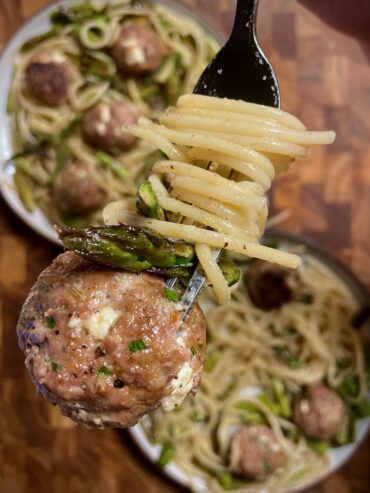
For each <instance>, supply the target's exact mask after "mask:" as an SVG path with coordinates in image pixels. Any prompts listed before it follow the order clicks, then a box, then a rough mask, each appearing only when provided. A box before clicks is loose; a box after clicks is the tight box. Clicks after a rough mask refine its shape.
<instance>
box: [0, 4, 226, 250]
mask: <svg viewBox="0 0 370 493" xmlns="http://www.w3.org/2000/svg"><path fill="white" fill-rule="evenodd" d="M99 1H100V2H101V3H106V2H105V1H104V0H99ZM74 3H78V0H64V1H60V2H56V3H53V4H52V5H50V6H48V7H46V8H44V9H42V10H41V11H39V12H38V13H37V14H36V15H34V16H33V17H31V18H30V19H29V20H28V21H27V22H26V23H25V24H24V25H23V26H22V27H21V28H20V29H19V30H18V31H17V32H16V33H15V34H14V36H13V37H12V38H11V39H10V41H9V43H8V44H7V46H6V48H5V50H4V52H3V54H2V56H1V58H0V74H1V78H0V190H1V193H2V195H3V197H4V200H5V202H7V204H8V205H9V207H10V208H11V209H13V211H14V212H15V213H16V214H17V215H18V216H19V217H20V218H21V219H22V220H23V221H24V222H25V223H26V224H27V225H28V226H29V227H30V228H32V229H33V230H35V231H36V232H37V233H39V234H40V235H41V236H43V237H44V238H46V239H48V240H50V241H52V242H54V243H57V244H60V241H59V239H58V236H57V234H56V232H55V230H54V228H53V225H52V224H51V223H50V221H49V219H48V218H47V217H46V216H45V214H44V213H43V212H42V211H41V210H40V209H39V208H37V209H36V210H35V211H34V212H32V213H31V212H28V211H27V209H26V208H25V207H24V205H23V203H22V201H21V200H20V198H19V196H18V193H17V191H16V189H15V187H14V182H13V175H14V166H13V165H12V164H10V165H5V163H6V162H7V160H8V159H9V158H10V157H11V156H12V155H13V154H14V148H13V144H12V136H11V118H10V116H9V115H8V114H7V111H6V106H7V98H8V93H9V88H10V85H11V81H12V73H13V66H14V60H15V58H16V55H17V52H18V49H19V47H20V46H21V45H22V44H23V43H24V42H25V41H27V40H28V39H30V38H32V37H33V36H37V35H38V34H41V33H43V32H46V31H48V30H49V29H50V27H51V23H50V20H49V16H50V13H51V12H53V11H54V10H56V9H57V8H58V7H60V6H62V5H65V6H68V5H73V4H74ZM157 3H159V4H161V5H163V6H164V7H166V8H168V9H169V10H172V12H173V13H175V14H176V15H178V16H179V17H188V18H189V17H190V18H192V19H194V20H196V21H197V22H198V23H199V24H200V25H201V26H202V27H203V29H204V30H205V32H206V33H207V34H208V35H210V36H212V37H213V38H214V39H216V40H217V41H219V43H220V44H222V43H223V42H224V39H223V36H221V35H220V33H219V32H217V31H216V30H215V29H214V28H213V27H212V26H211V25H210V24H208V23H207V22H206V21H205V20H204V19H203V18H202V17H200V16H199V15H198V14H196V13H195V12H193V11H192V10H190V9H188V8H186V7H184V6H182V5H178V4H177V3H176V2H175V1H171V0H157Z"/></svg>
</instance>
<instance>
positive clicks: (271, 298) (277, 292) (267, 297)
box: [247, 260, 299, 310]
mask: <svg viewBox="0 0 370 493" xmlns="http://www.w3.org/2000/svg"><path fill="white" fill-rule="evenodd" d="M298 287H299V276H298V273H297V271H295V270H292V269H287V268H285V267H281V266H280V265H276V264H272V263H270V262H266V261H265V260H253V261H252V262H251V263H250V268H249V270H248V274H247V288H248V292H249V295H250V297H251V300H252V301H253V303H254V304H255V305H256V306H257V307H258V308H262V310H273V309H274V308H279V307H281V306H282V305H283V304H284V303H286V302H287V301H290V300H291V299H292V298H293V295H294V292H295V291H296V290H297V289H298Z"/></svg>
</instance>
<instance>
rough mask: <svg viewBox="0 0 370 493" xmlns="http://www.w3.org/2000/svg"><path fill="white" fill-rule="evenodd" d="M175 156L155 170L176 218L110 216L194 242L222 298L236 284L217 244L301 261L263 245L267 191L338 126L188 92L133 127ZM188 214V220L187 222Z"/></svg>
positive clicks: (108, 216)
mask: <svg viewBox="0 0 370 493" xmlns="http://www.w3.org/2000/svg"><path fill="white" fill-rule="evenodd" d="M130 131H131V132H132V134H133V135H135V136H136V137H139V138H141V139H143V140H145V141H147V142H149V143H150V144H152V145H154V146H156V147H157V148H158V149H160V150H161V151H162V152H163V153H164V154H165V155H166V156H167V158H168V160H166V161H159V162H157V163H156V164H155V165H154V166H153V170H152V171H153V174H152V175H151V176H150V177H149V181H150V183H151V185H152V188H153V190H154V192H155V194H156V195H157V198H158V201H159V204H160V205H161V206H162V208H163V209H164V210H165V211H167V213H168V221H160V220H157V219H144V218H141V217H138V216H135V215H133V214H130V213H127V212H126V211H125V210H124V208H122V210H121V211H120V212H119V213H118V214H117V210H118V211H119V208H117V205H116V204H113V205H112V206H108V207H107V208H106V211H105V222H106V223H107V224H115V223H119V222H124V223H128V224H134V225H139V226H145V227H149V228H152V229H154V230H155V231H157V232H158V233H161V234H163V235H165V236H170V237H173V238H178V239H183V240H187V241H193V242H194V243H195V244H196V252H197V255H198V259H199V260H200V263H201V265H202V268H203V270H204V271H205V272H206V275H207V277H208V280H209V282H210V283H211V284H212V285H213V287H214V290H215V292H216V295H217V298H218V300H219V301H220V303H224V302H225V301H227V300H228V299H229V298H230V290H229V289H228V288H227V285H226V282H225V280H224V279H223V276H222V275H221V273H220V270H219V269H218V267H217V264H216V262H215V261H214V260H213V256H212V248H225V249H226V250H231V251H233V252H236V253H239V254H243V255H248V256H250V257H257V258H260V259H264V260H269V261H271V262H276V263H279V264H281V265H284V266H286V267H291V268H295V267H297V266H298V265H299V263H300V260H299V258H298V257H297V256H294V255H292V254H289V253H285V252H279V251H277V250H274V249H271V248H267V247H264V246H262V245H260V244H259V241H258V240H259V238H260V236H261V235H262V233H263V231H264V228H265V224H266V219H267V214H268V211H267V199H266V197H265V193H266V192H267V191H268V189H269V188H270V186H271V183H272V180H273V179H274V177H275V174H276V172H280V171H281V170H283V169H286V167H287V166H288V165H289V163H290V162H291V161H292V160H293V159H295V158H298V157H304V156H305V155H306V154H307V151H308V147H309V146H310V145H313V144H330V143H331V142H333V140H334V138H335V134H334V132H310V131H307V130H306V129H305V127H304V126H303V124H302V123H301V122H300V121H299V120H297V119H296V118H295V117H293V116H292V115H289V114H287V113H285V112H283V111H280V110H278V109H275V108H269V107H264V106H260V105H256V104H251V103H246V102H243V101H234V100H229V99H218V98H212V97H208V96H199V95H187V96H182V97H181V98H180V99H179V101H178V104H177V106H176V107H175V108H170V109H168V110H167V111H166V112H165V113H164V115H163V116H161V117H160V118H159V124H156V123H153V122H151V121H150V120H148V119H146V118H141V119H140V120H139V122H138V125H136V126H133V127H132V128H131V130H130ZM182 218H185V221H184V222H180V220H182Z"/></svg>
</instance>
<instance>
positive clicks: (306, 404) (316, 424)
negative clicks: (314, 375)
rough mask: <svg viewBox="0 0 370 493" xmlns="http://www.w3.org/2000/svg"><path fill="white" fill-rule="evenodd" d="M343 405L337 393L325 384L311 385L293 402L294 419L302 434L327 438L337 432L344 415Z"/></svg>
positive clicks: (321, 438) (320, 438) (322, 438)
mask: <svg viewBox="0 0 370 493" xmlns="http://www.w3.org/2000/svg"><path fill="white" fill-rule="evenodd" d="M345 413H346V410H345V407H344V403H343V401H342V399H341V398H340V397H339V395H338V394H337V393H336V392H335V391H334V390H332V389H330V388H329V387H326V386H325V385H312V386H310V387H309V388H308V391H307V396H306V397H301V398H299V399H297V401H296V402H295V404H294V421H295V423H296V425H297V426H298V428H299V429H300V430H301V432H302V433H303V435H305V436H307V437H310V438H316V439H318V440H329V439H331V438H334V437H335V435H336V434H337V433H338V432H339V430H340V428H341V425H342V424H343V419H344V417H345Z"/></svg>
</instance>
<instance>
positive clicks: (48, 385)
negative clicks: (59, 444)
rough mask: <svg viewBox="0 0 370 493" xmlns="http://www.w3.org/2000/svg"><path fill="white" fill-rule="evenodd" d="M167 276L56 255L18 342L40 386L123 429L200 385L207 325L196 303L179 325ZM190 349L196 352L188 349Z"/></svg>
mask: <svg viewBox="0 0 370 493" xmlns="http://www.w3.org/2000/svg"><path fill="white" fill-rule="evenodd" d="M164 289H165V283H164V280H163V279H162V278H160V277H158V276H154V275H150V274H146V273H143V274H131V273H128V272H124V271H122V270H115V269H111V268H107V267H105V266H97V265H94V264H91V263H90V262H88V261H86V260H83V259H82V258H81V257H80V256H79V255H77V254H75V253H73V252H67V253H64V254H62V255H60V256H59V257H57V258H56V259H55V260H54V262H53V263H52V264H51V266H49V267H48V268H47V269H46V270H45V271H44V272H43V273H42V274H41V275H40V277H39V278H38V280H37V282H36V284H35V285H34V287H33V288H32V290H31V292H30V294H29V296H28V298H27V300H26V302H25V304H24V306H23V308H22V312H21V315H20V319H19V322H18V326H17V332H18V337H19V345H20V347H21V349H22V350H23V351H24V352H25V355H26V366H27V368H28V370H29V371H30V373H31V376H32V379H33V381H34V383H35V385H36V387H37V390H38V392H39V393H40V394H41V395H42V396H44V397H46V398H47V399H49V400H50V401H51V402H52V403H54V404H58V405H60V407H61V409H62V411H63V413H64V414H65V415H67V416H70V417H71V418H72V419H74V420H75V421H77V422H78V423H82V424H88V425H91V426H99V427H103V426H117V427H127V426H132V425H134V424H135V423H136V422H137V421H138V419H139V418H140V417H141V416H143V415H144V414H145V413H147V412H149V411H151V410H152V409H154V408H156V407H158V406H160V405H162V407H163V408H164V409H171V408H173V407H174V406H176V405H177V404H179V403H180V402H181V401H182V400H183V399H184V397H185V396H186V394H187V393H189V392H190V391H192V390H194V389H195V388H196V387H197V386H198V384H199V379H200V375H201V371H202V367H203V361H204V356H205V322H204V317H203V313H202V311H201V310H200V308H199V306H195V307H194V308H193V309H192V311H191V313H190V316H189V318H188V319H187V321H186V322H185V323H184V324H183V325H182V326H181V332H179V331H178V327H179V325H180V324H181V320H180V313H181V312H180V311H179V307H178V305H177V304H176V303H174V302H172V301H169V300H168V299H167V298H166V297H165V294H164ZM191 348H193V350H192V349H191Z"/></svg>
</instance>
